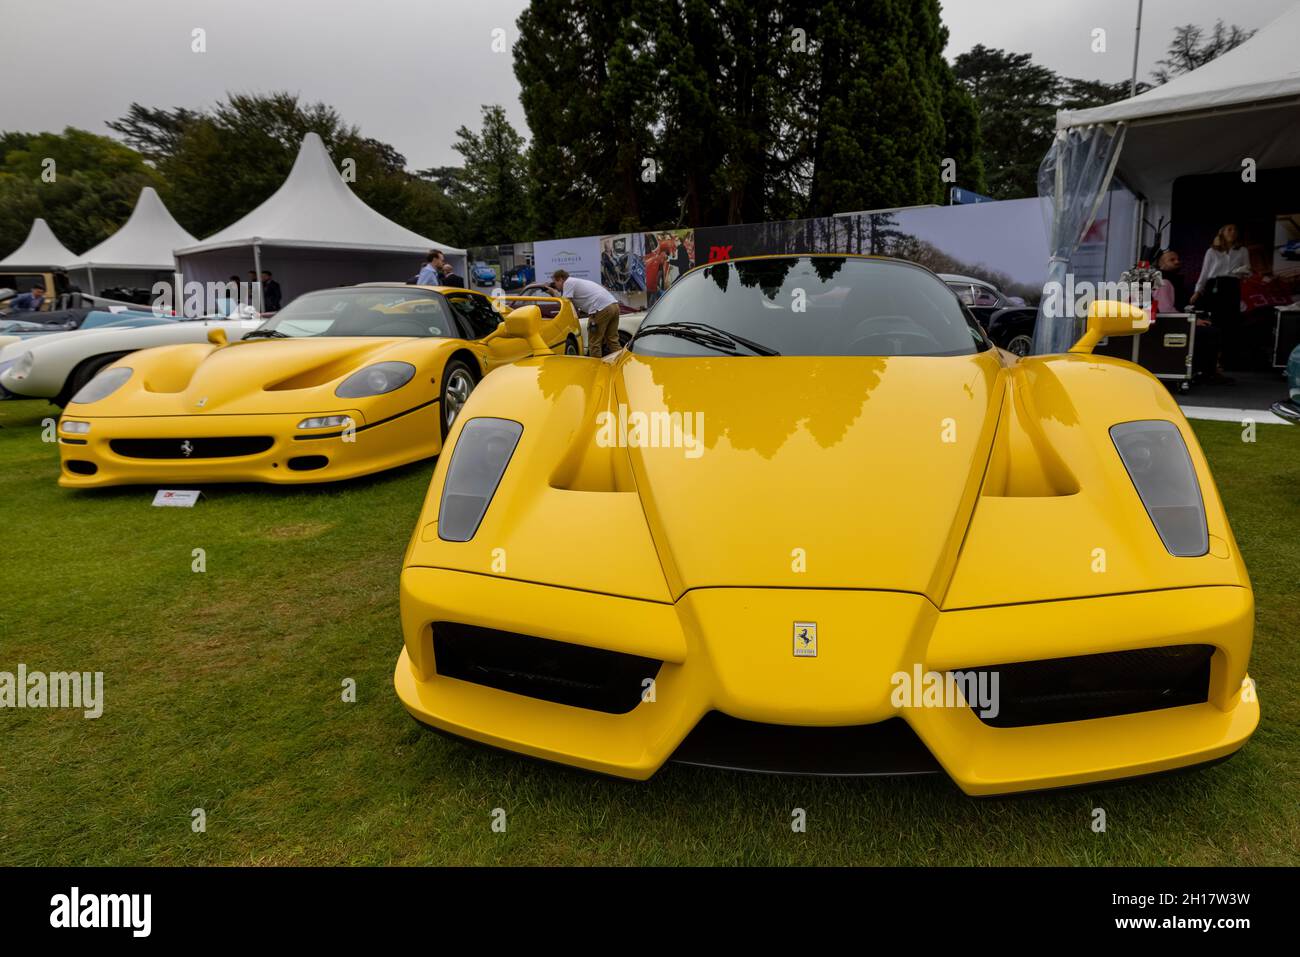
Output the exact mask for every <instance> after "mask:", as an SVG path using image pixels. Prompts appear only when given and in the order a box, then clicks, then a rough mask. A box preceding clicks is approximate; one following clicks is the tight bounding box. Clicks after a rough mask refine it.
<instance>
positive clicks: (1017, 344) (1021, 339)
mask: <svg viewBox="0 0 1300 957" xmlns="http://www.w3.org/2000/svg"><path fill="white" fill-rule="evenodd" d="M1005 348H1006V350H1007V352H1010V353H1011V354H1012V355H1016V356H1020V358H1022V359H1024V358H1026V357H1027V356H1028V355H1029V354H1030V353H1032V352H1033V351H1034V340H1033V339H1031V338H1030V337H1029V336H1026V335H1019V336H1012V337H1011V341H1010V342H1008V343H1007V344H1006V347H1005Z"/></svg>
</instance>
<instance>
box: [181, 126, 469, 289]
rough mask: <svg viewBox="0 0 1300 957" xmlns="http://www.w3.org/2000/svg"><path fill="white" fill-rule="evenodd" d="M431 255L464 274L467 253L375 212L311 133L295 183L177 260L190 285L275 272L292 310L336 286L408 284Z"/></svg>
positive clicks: (298, 163) (184, 251) (292, 177)
mask: <svg viewBox="0 0 1300 957" xmlns="http://www.w3.org/2000/svg"><path fill="white" fill-rule="evenodd" d="M431 249H441V250H442V251H443V254H444V255H445V256H446V257H447V258H448V259H449V260H450V261H451V262H452V263H453V264H454V265H455V267H456V272H457V273H459V274H460V275H462V276H464V275H465V250H463V249H456V248H454V247H451V246H446V245H443V244H442V243H437V242H434V241H433V240H431V239H428V238H426V237H424V236H421V235H420V234H419V233H415V232H412V231H411V230H409V229H407V228H406V227H404V226H399V225H398V224H397V223H395V222H393V221H392V220H391V219H388V218H386V217H384V216H382V215H380V214H379V213H377V212H375V211H374V210H373V209H371V208H370V207H369V206H367V205H366V204H365V203H364V202H362V201H361V200H360V199H359V198H358V197H357V196H356V195H355V194H354V193H353V192H352V190H351V189H349V188H348V185H347V184H346V183H345V182H343V178H342V177H341V176H340V175H339V173H338V170H337V169H335V168H334V163H333V161H332V160H331V159H330V156H329V153H328V152H327V151H326V149H325V144H324V143H323V142H321V138H320V137H319V136H318V135H317V134H315V133H308V134H307V135H306V136H305V137H303V141H302V147H301V148H300V149H299V151H298V158H297V159H296V160H294V164H293V169H292V170H290V172H289V176H288V178H287V179H286V180H285V181H284V184H283V185H282V186H281V187H280V188H279V189H278V190H276V192H275V193H274V194H273V195H272V196H271V197H270V198H269V199H267V201H266V202H264V203H263V204H262V205H261V206H258V207H257V208H256V209H254V210H253V211H252V212H250V213H249V214H248V215H246V216H244V217H243V218H242V219H240V220H238V221H237V222H235V223H232V224H231V225H230V226H227V227H226V228H225V229H222V230H220V231H219V232H217V233H214V234H213V235H211V236H209V237H208V238H207V239H205V240H203V241H202V242H200V243H196V244H192V245H186V246H182V247H180V248H177V249H176V250H175V256H176V269H177V271H179V272H180V273H182V275H183V277H184V280H185V282H187V283H188V282H194V281H197V282H201V283H208V282H224V281H226V280H228V279H229V278H230V277H231V276H239V277H240V278H241V279H243V278H244V277H245V274H246V273H247V272H248V271H249V270H250V269H251V270H256V271H257V272H258V273H259V274H260V272H261V271H262V270H263V269H269V270H271V272H272V274H273V276H274V278H275V279H276V280H277V281H278V282H279V283H280V287H281V290H282V292H283V301H284V302H285V303H286V304H287V303H288V302H290V301H291V300H292V299H293V298H294V297H295V296H298V295H300V294H302V293H304V292H310V291H311V290H314V289H323V288H327V287H329V286H337V285H346V284H350V283H358V282H382V281H395V282H404V281H406V280H407V279H409V278H410V277H412V276H414V275H415V274H416V273H417V272H419V269H420V266H422V265H423V257H424V255H425V254H426V253H428V252H429V250H431Z"/></svg>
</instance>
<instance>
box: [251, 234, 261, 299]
mask: <svg viewBox="0 0 1300 957" xmlns="http://www.w3.org/2000/svg"><path fill="white" fill-rule="evenodd" d="M253 281H254V282H255V283H256V285H255V286H253V290H252V292H253V307H254V308H255V309H257V311H258V312H261V311H262V246H261V244H260V243H253Z"/></svg>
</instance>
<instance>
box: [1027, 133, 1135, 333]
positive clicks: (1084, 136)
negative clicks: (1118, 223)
mask: <svg viewBox="0 0 1300 957" xmlns="http://www.w3.org/2000/svg"><path fill="white" fill-rule="evenodd" d="M1125 131H1126V127H1125V126H1124V124H1122V123H1121V124H1116V125H1114V126H1110V125H1106V126H1086V127H1081V128H1076V129H1070V130H1061V131H1059V132H1058V133H1057V134H1056V138H1055V139H1054V140H1053V141H1052V146H1051V148H1050V149H1049V150H1048V151H1047V155H1046V156H1044V157H1043V162H1042V163H1041V164H1040V165H1039V167H1038V198H1039V200H1040V201H1041V202H1042V204H1043V213H1044V217H1045V218H1046V221H1047V237H1048V250H1049V253H1050V257H1051V258H1050V259H1049V261H1048V266H1047V281H1046V283H1045V284H1044V286H1043V297H1042V299H1041V300H1040V302H1039V306H1038V320H1037V322H1036V323H1035V326H1034V354H1035V355H1044V354H1049V353H1058V352H1066V351H1067V350H1069V348H1070V346H1072V345H1073V344H1074V342H1075V339H1076V338H1077V336H1078V332H1079V324H1078V322H1077V320H1076V318H1075V317H1074V316H1073V315H1072V312H1073V304H1072V303H1063V302H1062V300H1061V296H1060V295H1056V296H1053V295H1050V294H1049V292H1048V290H1053V289H1064V288H1065V280H1066V276H1067V275H1068V274H1069V271H1070V260H1071V259H1072V258H1073V257H1074V254H1075V252H1076V251H1077V250H1078V248H1079V244H1080V243H1081V242H1082V241H1083V237H1084V236H1085V235H1087V233H1088V229H1089V228H1090V227H1091V226H1092V223H1093V220H1094V219H1096V218H1097V211H1098V209H1100V208H1101V204H1102V201H1103V200H1104V199H1105V198H1106V191H1107V190H1108V189H1109V188H1110V181H1111V177H1112V176H1114V174H1115V164H1116V162H1117V161H1118V160H1119V154H1120V150H1121V148H1122V147H1123V144H1124V134H1125ZM1053 303H1056V304H1061V305H1062V306H1063V307H1064V308H1062V309H1052V310H1050V311H1052V312H1058V313H1063V314H1062V315H1047V312H1048V311H1049V308H1048V307H1050V305H1051V304H1053Z"/></svg>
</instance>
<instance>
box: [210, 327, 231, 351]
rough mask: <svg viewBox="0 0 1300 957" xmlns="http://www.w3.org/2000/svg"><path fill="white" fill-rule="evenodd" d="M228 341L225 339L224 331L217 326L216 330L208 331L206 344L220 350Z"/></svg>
mask: <svg viewBox="0 0 1300 957" xmlns="http://www.w3.org/2000/svg"><path fill="white" fill-rule="evenodd" d="M229 341H230V340H229V339H227V338H226V330H225V329H222V328H221V327H220V326H218V327H217V328H216V329H209V330H208V342H210V343H212V344H213V345H214V346H216V347H218V348H220V347H221V346H224V345H225V344H226V343H227V342H229Z"/></svg>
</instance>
